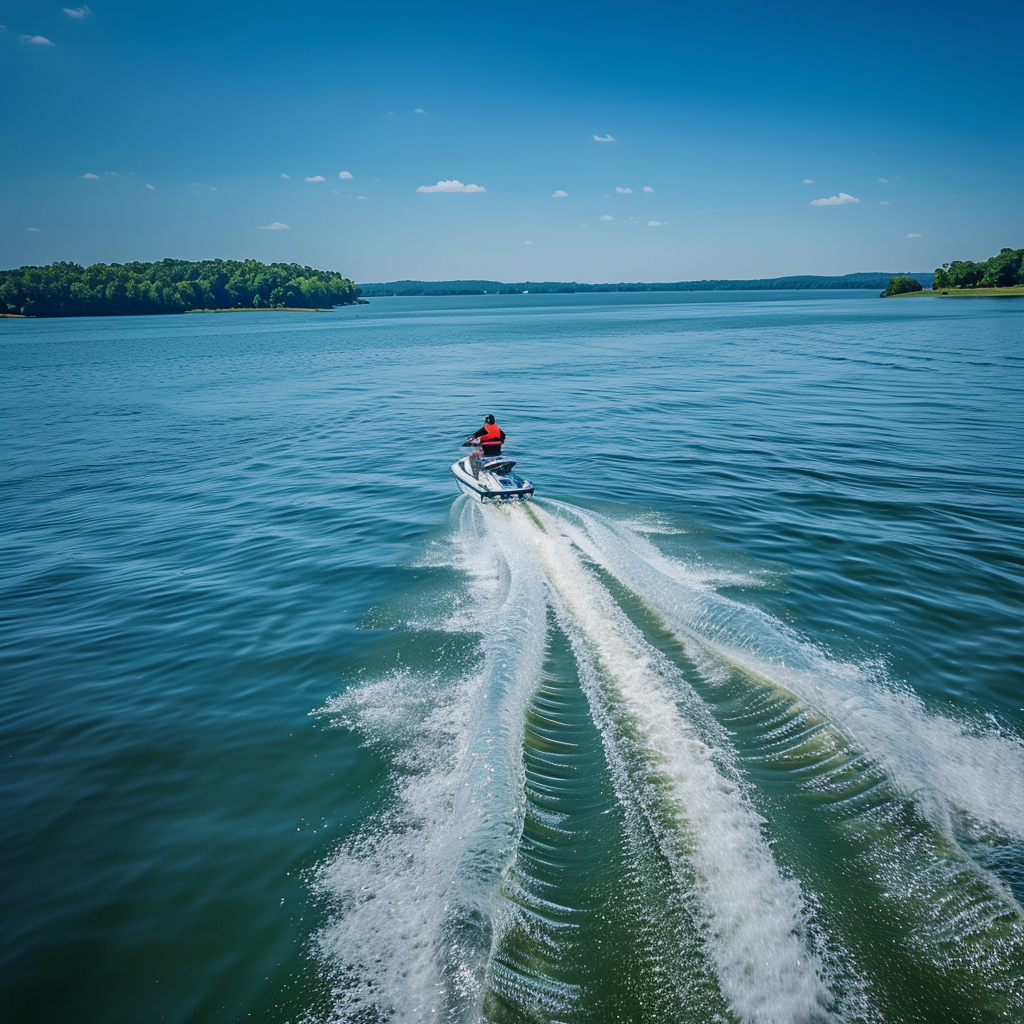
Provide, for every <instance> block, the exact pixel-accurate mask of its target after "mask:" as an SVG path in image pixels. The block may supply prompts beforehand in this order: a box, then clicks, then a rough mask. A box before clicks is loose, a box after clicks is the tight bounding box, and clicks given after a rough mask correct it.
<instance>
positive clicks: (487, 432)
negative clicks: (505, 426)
mask: <svg viewBox="0 0 1024 1024" xmlns="http://www.w3.org/2000/svg"><path fill="white" fill-rule="evenodd" d="M477 440H478V441H479V442H480V444H481V445H492V444H501V427H499V426H498V424H497V423H485V424H484V432H483V433H482V434H481V435H480V437H478V438H477Z"/></svg>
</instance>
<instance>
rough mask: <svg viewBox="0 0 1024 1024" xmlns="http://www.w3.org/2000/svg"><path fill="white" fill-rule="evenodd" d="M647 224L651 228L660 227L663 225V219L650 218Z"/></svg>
mask: <svg viewBox="0 0 1024 1024" xmlns="http://www.w3.org/2000/svg"><path fill="white" fill-rule="evenodd" d="M647 226H648V227H649V228H660V227H661V221H660V220H649V221H648V222H647Z"/></svg>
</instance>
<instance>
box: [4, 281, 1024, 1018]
mask: <svg viewBox="0 0 1024 1024" xmlns="http://www.w3.org/2000/svg"><path fill="white" fill-rule="evenodd" d="M0 375H2V376H0V381H2V385H0V386H2V417H0V431H2V433H0V437H2V451H3V469H2V477H0V488H2V490H0V498H2V504H0V510H2V513H0V514H2V517H3V519H2V521H3V528H4V533H3V548H2V583H0V585H2V593H0V624H2V627H0V628H2V633H0V666H2V682H0V751H2V759H3V761H2V763H3V772H2V776H0V815H2V826H3V831H2V835H3V843H2V845H0V878H2V884H3V906H4V927H3V929H2V933H0V934H2V958H0V1016H2V1017H3V1018H4V1019H5V1020H7V1019H9V1020H12V1021H21V1020H33V1021H43V1022H51V1021H52V1022H57V1021H60V1022H65V1021H69V1020H73V1021H76V1022H79V1024H85V1022H93V1021H95V1022H101V1021H102V1022H104V1024H107V1022H135V1021H140V1020H146V1021H171V1022H178V1021H182V1022H184V1021H189V1022H208V1021H218V1022H219V1021H235V1020H257V1021H266V1022H284V1021H290V1022H295V1024H298V1022H303V1024H312V1022H319V1021H335V1020H339V1021H359V1022H376V1021H385V1020H388V1021H395V1022H405V1021H426V1020H441V1021H477V1020H481V1019H485V1020H492V1021H515V1022H519V1021H522V1022H527V1021H529V1022H533V1021H565V1022H584V1021H587V1022H589V1021H637V1022H639V1021H644V1022H647V1021H651V1022H662V1021H664V1022H669V1021H672V1022H693V1024H697V1022H701V1024H703V1022H706V1021H730V1022H744V1024H746V1022H750V1024H800V1022H806V1024H810V1022H826V1021H834V1022H854V1021H872V1022H904V1021H905V1022H912V1021H913V1022H918V1021H920V1022H927V1024H933V1022H934V1024H940V1022H942V1024H945V1022H969V1021H970V1022H974V1021H976V1022H988V1021H1007V1022H1014V1021H1020V1020H1024V980H1022V979H1024V915H1022V906H1024V742H1022V738H1021V737H1022V735H1024V659H1022V657H1021V653H1022V652H1021V647H1022V643H1021V635H1022V633H1021V625H1022V610H1024V588H1022V577H1024V571H1022V570H1024V500H1022V497H1024V496H1022V484H1021V481H1022V469H1024V429H1022V428H1024V400H1022V399H1024V306H1022V305H1021V304H1020V303H1019V302H1016V301H1014V300H1003V301H1000V300H975V301H971V302H966V301H964V302H956V303H954V302H943V301H940V300H914V301H907V300H887V301H880V300H877V299H875V298H874V297H873V296H861V295H852V296H851V295H850V294H848V293H847V294H837V293H828V294H822V295H814V296H808V295H806V294H788V295H787V294H773V295H770V296H766V295H762V294H742V293H740V294H728V293H724V294H717V295H716V294H711V295H703V296H702V295H699V294H687V295H661V294H655V295H587V296H511V297H510V296H486V297H483V296H482V297H473V298H464V299H460V298H452V299H430V300H419V299H380V300H374V301H373V303H372V304H371V305H369V306H361V307H355V308H349V309H342V310H338V311H336V312H334V313H330V314H308V315H306V314H287V315H285V314H280V315H278V314H248V313H238V314H230V315H221V316H212V315H211V316H194V317H176V318H175V317H153V318H125V319H95V320H72V321H38V322H33V321H6V322H4V323H3V325H2V326H0ZM485 412H494V413H495V414H496V415H497V417H498V421H499V423H501V424H502V426H504V428H505V430H506V431H507V432H508V434H509V436H510V444H509V451H510V453H511V454H512V455H513V456H514V457H515V458H517V459H518V460H519V468H520V469H521V470H522V471H523V472H524V474H525V475H526V476H528V477H529V478H530V479H531V480H532V481H533V482H534V484H535V485H536V486H537V501H536V502H535V503H534V505H533V506H531V509H532V511H528V510H527V509H524V508H522V507H516V508H512V509H509V508H495V507H491V506H488V507H481V506H478V505H476V504H474V503H472V502H471V501H469V500H468V499H466V498H464V497H456V494H455V487H454V481H453V479H452V477H451V476H450V473H449V470H448V467H449V465H450V463H451V462H452V461H453V460H454V458H455V457H456V456H457V454H458V449H457V444H458V442H459V441H460V440H461V438H462V437H464V436H465V435H466V434H467V433H469V432H470V431H471V430H473V429H475V428H476V427H477V426H478V425H479V421H480V419H481V417H482V414H483V413H485Z"/></svg>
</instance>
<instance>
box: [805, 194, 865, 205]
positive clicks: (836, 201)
mask: <svg viewBox="0 0 1024 1024" xmlns="http://www.w3.org/2000/svg"><path fill="white" fill-rule="evenodd" d="M859 202H860V200H859V199H857V198H856V197H854V196H849V195H847V194H846V193H845V192H840V193H839V195H837V196H829V197H828V198H827V199H812V200H811V206H845V205H846V204H847V203H859Z"/></svg>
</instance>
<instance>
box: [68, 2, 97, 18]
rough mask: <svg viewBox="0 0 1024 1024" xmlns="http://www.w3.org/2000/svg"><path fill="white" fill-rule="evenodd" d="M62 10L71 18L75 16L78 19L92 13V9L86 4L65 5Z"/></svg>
mask: <svg viewBox="0 0 1024 1024" xmlns="http://www.w3.org/2000/svg"><path fill="white" fill-rule="evenodd" d="M61 10H63V11H64V13H65V14H66V15H67V16H68V17H69V18H74V19H75V20H76V21H81V20H82V19H83V18H84V17H86V16H87V15H89V14H92V11H90V10H89V8H88V7H86V6H85V5H84V4H83V5H82V6H81V7H63V8H61Z"/></svg>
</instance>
